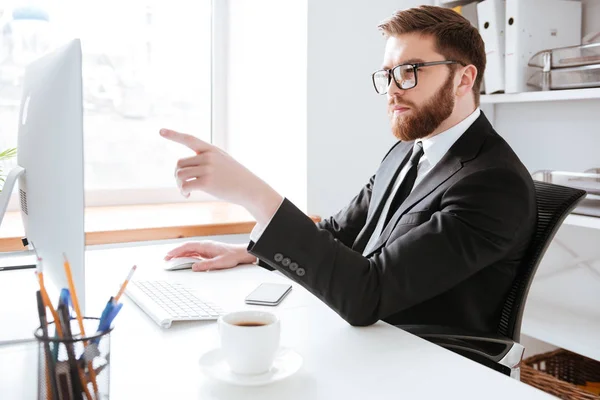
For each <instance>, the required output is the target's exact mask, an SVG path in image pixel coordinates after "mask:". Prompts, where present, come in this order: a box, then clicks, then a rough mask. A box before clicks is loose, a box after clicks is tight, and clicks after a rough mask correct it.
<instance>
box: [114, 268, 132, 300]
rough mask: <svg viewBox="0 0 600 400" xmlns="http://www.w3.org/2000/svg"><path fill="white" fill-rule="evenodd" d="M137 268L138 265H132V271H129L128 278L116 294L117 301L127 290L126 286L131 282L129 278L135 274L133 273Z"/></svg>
mask: <svg viewBox="0 0 600 400" xmlns="http://www.w3.org/2000/svg"><path fill="white" fill-rule="evenodd" d="M136 268H137V266H136V265H134V266H133V267H131V271H129V274H128V275H127V278H126V279H125V282H123V285H121V289H119V293H117V295H116V296H115V303H116V302H118V301H119V298H120V297H121V295H122V294H123V293H124V292H125V288H126V287H127V284H128V283H129V280H130V279H131V277H132V276H133V273H134V272H135V270H136Z"/></svg>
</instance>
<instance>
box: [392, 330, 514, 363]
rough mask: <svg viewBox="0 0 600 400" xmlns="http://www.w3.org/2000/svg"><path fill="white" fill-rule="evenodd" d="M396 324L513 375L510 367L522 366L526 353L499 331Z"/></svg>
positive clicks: (423, 337) (430, 340)
mask: <svg viewBox="0 0 600 400" xmlns="http://www.w3.org/2000/svg"><path fill="white" fill-rule="evenodd" d="M397 327H398V328H400V329H402V330H404V331H407V332H409V333H412V334H413V335H416V336H419V337H420V338H422V339H425V340H427V341H429V342H432V343H434V344H437V345H439V346H442V347H444V348H446V349H448V350H452V351H454V352H455V353H458V354H461V355H463V356H465V357H467V358H469V359H471V360H473V361H477V362H479V363H480V364H484V365H486V366H488V367H490V368H493V369H495V370H497V371H500V372H503V373H505V374H506V375H511V370H512V369H514V368H515V367H518V366H519V364H520V363H521V359H522V357H523V351H524V347H523V346H521V345H520V344H519V343H517V342H515V341H513V340H511V339H509V338H507V337H504V336H501V335H498V334H490V333H483V332H470V331H466V330H463V329H460V328H453V327H446V326H436V325H398V326H397Z"/></svg>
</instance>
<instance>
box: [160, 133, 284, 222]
mask: <svg viewBox="0 0 600 400" xmlns="http://www.w3.org/2000/svg"><path fill="white" fill-rule="evenodd" d="M160 135H161V136H162V137H164V138H166V139H169V140H171V141H173V142H177V143H180V144H182V145H184V146H186V147H188V148H189V149H190V150H193V151H194V152H195V153H196V154H195V155H193V156H191V157H187V158H182V159H180V160H179V161H178V162H177V166H176V169H175V178H176V180H177V186H178V187H179V189H180V191H181V193H182V194H183V195H184V196H186V197H189V195H190V192H192V191H194V190H201V191H203V192H206V193H208V194H210V195H213V196H215V197H217V198H219V199H221V200H225V201H228V202H231V203H235V204H239V205H241V206H242V207H244V208H245V209H247V210H248V211H249V212H250V213H251V214H252V216H253V217H254V218H255V219H256V221H257V222H258V223H259V224H261V225H263V226H264V225H266V224H267V223H268V222H269V221H270V220H271V217H272V216H273V214H274V213H275V211H277V208H278V207H279V205H280V204H281V201H282V199H283V198H282V197H281V195H280V194H278V193H277V192H276V191H275V190H274V189H273V188H271V187H270V186H269V185H268V184H267V183H266V182H264V181H263V180H262V179H260V178H259V177H258V176H256V175H254V174H253V173H252V172H250V171H249V170H248V169H247V168H246V167H244V166H243V165H242V164H240V163H238V162H237V161H236V160H235V159H234V158H233V157H231V156H230V155H229V154H227V153H226V152H224V151H223V150H221V149H219V148H218V147H216V146H213V145H211V144H210V143H206V142H204V141H202V140H200V139H198V138H197V137H194V136H192V135H188V134H185V133H179V132H176V131H173V130H170V129H161V130H160Z"/></svg>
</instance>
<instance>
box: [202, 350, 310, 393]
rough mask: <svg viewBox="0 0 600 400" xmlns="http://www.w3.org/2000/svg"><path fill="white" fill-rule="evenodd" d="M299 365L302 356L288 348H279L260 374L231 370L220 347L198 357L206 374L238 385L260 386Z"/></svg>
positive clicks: (282, 376) (282, 375) (277, 379)
mask: <svg viewBox="0 0 600 400" xmlns="http://www.w3.org/2000/svg"><path fill="white" fill-rule="evenodd" d="M301 366H302V356H301V355H300V354H298V353H296V352H295V351H294V350H291V349H288V348H281V349H279V351H278V352H277V355H276V356H275V361H273V366H272V367H271V369H270V370H269V371H268V372H265V373H264V374H260V375H240V374H236V373H234V372H231V370H230V369H229V365H228V364H227V362H226V361H225V355H224V354H223V352H222V351H221V349H220V348H216V349H213V350H210V351H207V352H206V353H204V354H203V355H202V356H201V357H200V368H201V369H202V372H204V374H205V375H206V376H209V377H211V378H213V379H216V380H219V381H221V382H226V383H231V384H233V385H240V386H261V385H267V384H269V383H273V382H277V381H280V380H282V379H285V378H288V377H290V376H292V375H293V374H295V373H296V372H297V371H298V370H299V369H300V367H301Z"/></svg>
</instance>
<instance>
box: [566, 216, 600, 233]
mask: <svg viewBox="0 0 600 400" xmlns="http://www.w3.org/2000/svg"><path fill="white" fill-rule="evenodd" d="M564 223H565V224H566V225H575V226H581V227H583V228H592V229H600V217H588V216H586V215H577V214H570V215H568V216H567V218H565V222H564Z"/></svg>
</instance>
